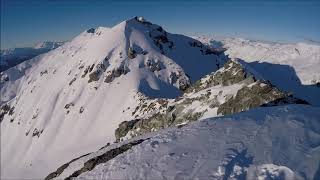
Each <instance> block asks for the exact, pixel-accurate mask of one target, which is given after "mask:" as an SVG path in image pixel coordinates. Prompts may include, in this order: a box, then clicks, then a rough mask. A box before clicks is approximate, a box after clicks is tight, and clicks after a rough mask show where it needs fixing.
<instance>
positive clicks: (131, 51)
mask: <svg viewBox="0 0 320 180" xmlns="http://www.w3.org/2000/svg"><path fill="white" fill-rule="evenodd" d="M136 56H137V52H136V51H135V50H134V49H133V48H132V47H129V49H128V58H129V59H133V58H135V57H136Z"/></svg>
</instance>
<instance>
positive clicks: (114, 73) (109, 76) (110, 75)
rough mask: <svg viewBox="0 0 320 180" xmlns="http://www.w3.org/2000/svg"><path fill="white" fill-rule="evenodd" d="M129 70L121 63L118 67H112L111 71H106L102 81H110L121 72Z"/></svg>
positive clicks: (124, 72)
mask: <svg viewBox="0 0 320 180" xmlns="http://www.w3.org/2000/svg"><path fill="white" fill-rule="evenodd" d="M128 72H129V69H128V68H126V67H125V66H124V65H121V66H120V67H118V68H116V69H113V70H112V71H109V72H107V76H106V79H105V80H104V82H106V83H110V82H112V81H113V80H114V79H115V78H116V77H120V76H121V75H122V74H124V75H125V74H127V73H128Z"/></svg>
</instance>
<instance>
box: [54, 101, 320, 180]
mask: <svg viewBox="0 0 320 180" xmlns="http://www.w3.org/2000/svg"><path fill="white" fill-rule="evenodd" d="M319 127H320V108H318V107H312V106H308V105H288V106H281V107H266V108H257V109H254V110H249V111H247V112H242V113H238V114H234V115H231V116H226V117H219V118H211V119H206V120H202V121H199V122H194V123H191V124H188V125H186V126H184V127H182V128H171V129H166V130H162V131H161V132H158V133H157V134H155V133H154V134H149V135H145V136H142V137H137V138H134V139H132V140H129V141H125V142H121V143H120V144H114V145H110V146H108V147H105V148H102V149H101V150H99V151H97V152H94V153H91V154H89V155H86V156H84V157H82V158H80V159H78V160H76V161H73V162H72V163H70V164H69V165H68V166H67V168H66V169H64V171H62V173H61V174H60V176H57V177H56V179H62V178H66V177H69V176H70V175H72V174H73V173H74V172H75V171H77V170H79V169H81V168H82V167H83V166H84V163H85V162H87V161H89V160H90V159H93V158H100V157H102V156H101V155H103V154H104V153H106V152H109V151H111V150H112V149H115V148H117V147H120V146H121V145H123V144H126V143H129V142H133V141H136V140H137V139H146V140H145V141H143V142H142V143H141V144H138V145H135V146H133V147H132V148H131V149H129V150H127V151H125V152H123V153H122V154H119V155H118V156H116V157H114V158H113V159H111V160H109V161H107V162H104V163H101V164H97V165H96V166H95V167H94V168H93V169H92V170H91V171H87V172H83V173H82V174H80V175H79V176H77V179H95V180H97V179H101V180H102V179H245V178H247V179H261V180H262V179H266V180H267V179H270V178H271V179H284V180H293V179H317V178H316V177H319V175H320V174H319V173H320V167H319V161H320V149H319V147H320V129H319ZM98 156H100V157H98ZM316 174H317V175H318V176H316Z"/></svg>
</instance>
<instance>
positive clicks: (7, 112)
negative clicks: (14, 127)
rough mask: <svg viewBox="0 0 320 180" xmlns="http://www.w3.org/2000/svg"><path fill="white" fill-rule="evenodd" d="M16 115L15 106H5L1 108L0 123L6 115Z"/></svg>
mask: <svg viewBox="0 0 320 180" xmlns="http://www.w3.org/2000/svg"><path fill="white" fill-rule="evenodd" d="M13 113H14V106H12V107H11V106H10V105H8V104H3V105H2V106H1V107H0V123H1V122H2V120H3V119H4V116H5V115H8V116H12V115H13Z"/></svg>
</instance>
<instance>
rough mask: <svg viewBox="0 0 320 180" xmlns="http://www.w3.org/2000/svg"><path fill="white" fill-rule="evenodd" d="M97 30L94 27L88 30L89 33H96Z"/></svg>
mask: <svg viewBox="0 0 320 180" xmlns="http://www.w3.org/2000/svg"><path fill="white" fill-rule="evenodd" d="M95 31H96V30H95V29H94V28H90V29H88V30H87V33H95Z"/></svg>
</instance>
